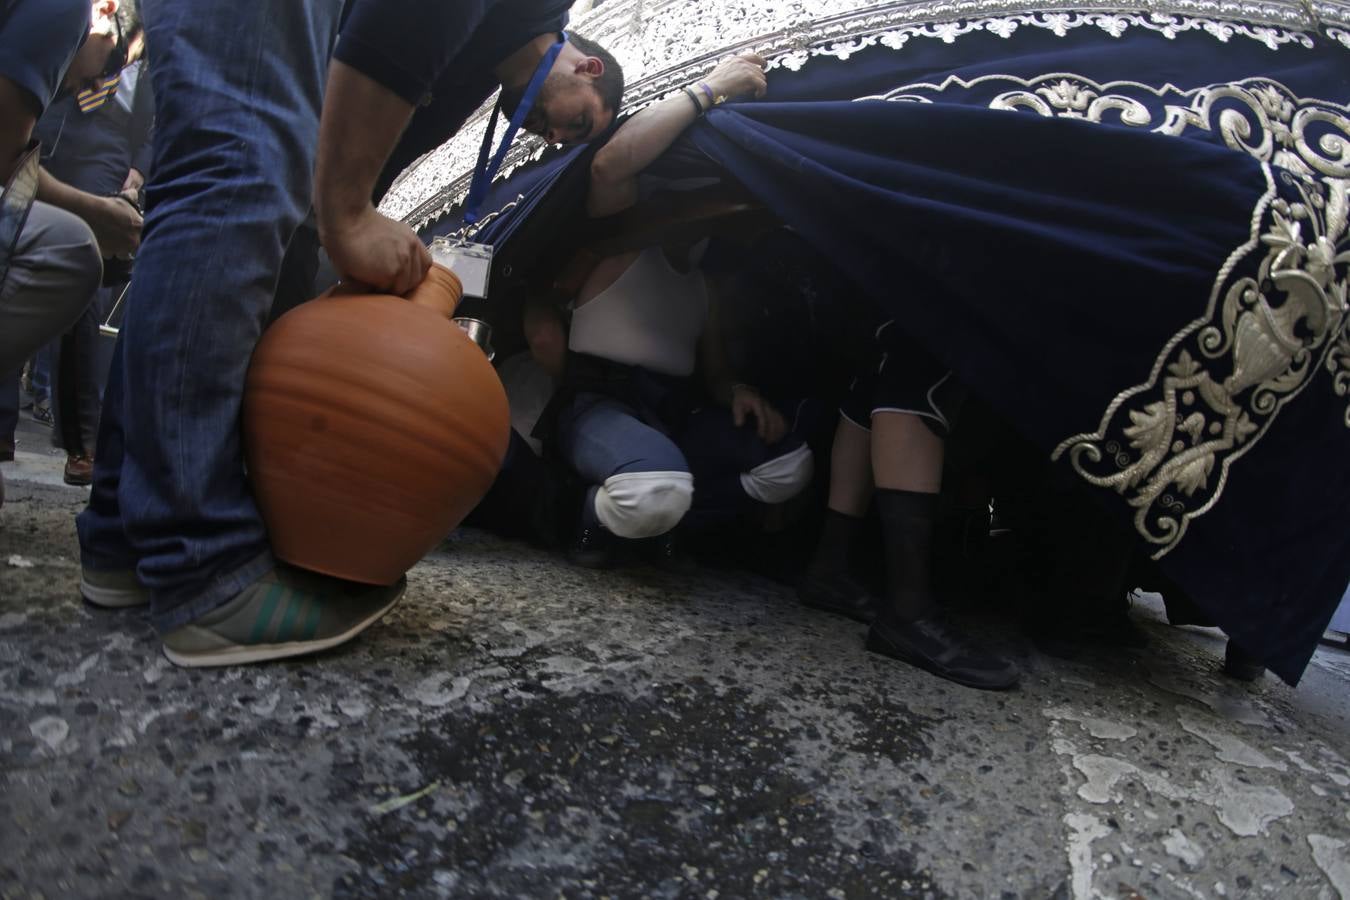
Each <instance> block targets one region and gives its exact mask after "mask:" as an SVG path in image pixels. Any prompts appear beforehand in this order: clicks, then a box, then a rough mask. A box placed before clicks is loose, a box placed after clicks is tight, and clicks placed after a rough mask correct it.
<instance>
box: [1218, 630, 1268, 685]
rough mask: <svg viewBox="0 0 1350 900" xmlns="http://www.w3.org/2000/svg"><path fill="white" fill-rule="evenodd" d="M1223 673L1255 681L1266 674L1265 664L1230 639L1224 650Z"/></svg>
mask: <svg viewBox="0 0 1350 900" xmlns="http://www.w3.org/2000/svg"><path fill="white" fill-rule="evenodd" d="M1223 674H1225V675H1227V676H1228V677H1229V678H1232V679H1235V680H1237V681H1255V680H1256V679H1258V678H1260V677H1261V676H1262V675H1264V674H1266V667H1265V664H1264V663H1262V662H1261V660H1259V659H1257V658H1256V657H1255V656H1253V655H1252V654H1250V653H1248V652H1247V651H1246V650H1244V649H1242V648H1241V647H1239V646H1238V645H1237V644H1235V643H1233V639H1232V638H1229V639H1228V646H1227V648H1225V649H1224V652H1223Z"/></svg>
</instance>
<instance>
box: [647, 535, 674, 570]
mask: <svg viewBox="0 0 1350 900" xmlns="http://www.w3.org/2000/svg"><path fill="white" fill-rule="evenodd" d="M638 544H639V547H638V554H639V556H640V558H641V559H642V561H643V562H645V563H647V564H648V565H650V566H653V567H655V568H657V569H663V570H669V569H675V568H678V567H679V563H680V551H679V546H680V545H679V542H678V541H677V540H676V539H675V532H674V531H667V532H666V533H665V534H658V535H657V536H656V537H652V538H644V539H643V540H641V541H639V542H638Z"/></svg>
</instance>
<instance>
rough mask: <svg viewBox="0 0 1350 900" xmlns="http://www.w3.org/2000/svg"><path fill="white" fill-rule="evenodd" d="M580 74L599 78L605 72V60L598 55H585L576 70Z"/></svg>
mask: <svg viewBox="0 0 1350 900" xmlns="http://www.w3.org/2000/svg"><path fill="white" fill-rule="evenodd" d="M574 71H575V72H576V74H578V75H589V76H591V77H592V78H599V77H600V76H601V75H603V74H605V61H604V60H603V59H600V58H599V57H598V56H584V57H582V58H581V59H580V60H579V61H578V62H577V67H576V69H575V70H574Z"/></svg>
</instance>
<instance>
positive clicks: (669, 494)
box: [595, 472, 694, 538]
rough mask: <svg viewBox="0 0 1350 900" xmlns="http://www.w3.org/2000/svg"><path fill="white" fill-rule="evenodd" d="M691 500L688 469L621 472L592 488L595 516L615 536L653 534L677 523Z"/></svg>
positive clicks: (692, 479) (650, 535) (692, 478)
mask: <svg viewBox="0 0 1350 900" xmlns="http://www.w3.org/2000/svg"><path fill="white" fill-rule="evenodd" d="M693 499H694V476H693V475H690V474H689V473H688V472H625V473H623V474H620V475H611V476H610V477H609V478H606V479H605V483H604V484H603V485H601V486H600V489H599V490H598V491H596V494H595V515H596V517H597V518H598V519H599V520H600V524H602V525H604V526H605V527H606V528H607V529H609V531H610V532H611V533H613V534H616V535H618V536H619V537H622V538H648V537H656V536H657V535H661V534H665V533H666V532H667V531H670V530H671V529H672V528H674V527H675V526H676V525H678V524H679V522H680V519H682V518H684V514H685V513H687V512H688V511H689V506H690V504H691V503H692V502H693Z"/></svg>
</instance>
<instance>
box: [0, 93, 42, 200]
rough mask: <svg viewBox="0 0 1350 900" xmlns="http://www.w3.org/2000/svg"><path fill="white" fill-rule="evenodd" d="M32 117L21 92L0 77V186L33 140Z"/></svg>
mask: <svg viewBox="0 0 1350 900" xmlns="http://www.w3.org/2000/svg"><path fill="white" fill-rule="evenodd" d="M36 122H37V116H35V115H33V111H32V109H31V108H30V106H29V104H28V102H27V101H26V100H25V99H24V95H23V92H22V91H20V90H19V87H18V86H17V85H16V84H14V82H12V81H10V80H9V79H8V78H5V77H3V76H0V184H4V183H5V182H6V181H9V176H10V173H11V172H12V171H13V169H14V164H15V163H16V162H18V161H19V155H20V154H21V153H23V150H24V148H25V147H27V146H28V142H29V141H31V140H32V139H33V125H34V123H36Z"/></svg>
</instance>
